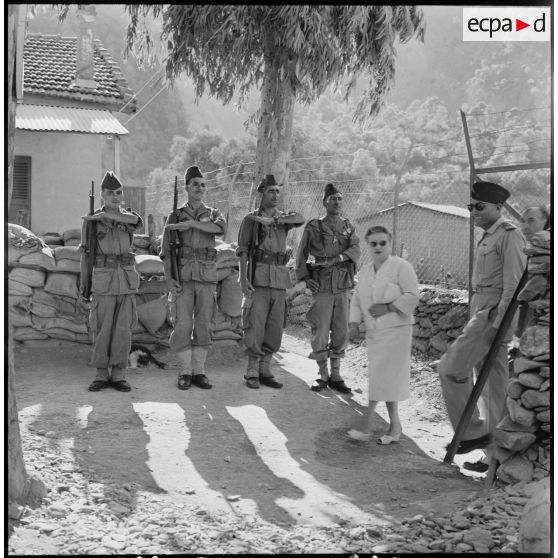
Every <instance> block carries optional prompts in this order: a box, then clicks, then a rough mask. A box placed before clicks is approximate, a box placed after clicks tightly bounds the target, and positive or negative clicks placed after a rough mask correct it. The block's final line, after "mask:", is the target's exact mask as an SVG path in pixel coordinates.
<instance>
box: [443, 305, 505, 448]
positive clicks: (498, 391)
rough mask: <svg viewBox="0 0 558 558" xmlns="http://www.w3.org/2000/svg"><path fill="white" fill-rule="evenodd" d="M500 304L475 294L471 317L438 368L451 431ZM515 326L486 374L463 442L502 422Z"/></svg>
mask: <svg viewBox="0 0 558 558" xmlns="http://www.w3.org/2000/svg"><path fill="white" fill-rule="evenodd" d="M499 300H500V296H499V295H497V294H475V295H474V296H473V300H472V304H471V314H472V317H471V319H470V320H469V322H468V323H467V325H466V326H465V328H464V329H463V332H462V333H461V335H460V336H459V337H458V338H457V339H456V340H455V341H454V342H453V343H452V344H451V345H450V346H449V348H448V350H447V352H446V353H445V354H444V355H443V356H442V358H441V360H440V362H439V364H438V373H439V375H440V381H441V384H442V392H443V395H444V399H445V402H446V408H447V411H448V416H449V418H450V421H451V424H452V426H453V428H454V430H455V429H456V428H457V425H458V423H459V419H460V418H461V415H462V413H463V410H464V409H465V405H466V403H467V400H468V398H469V396H470V394H471V391H472V389H473V377H474V375H476V373H478V372H479V371H480V368H481V366H482V363H483V361H484V358H485V357H486V355H487V353H488V350H489V349H490V344H489V343H488V340H487V333H488V332H489V328H490V326H491V320H490V319H489V313H490V310H491V308H493V307H495V306H496V305H497V304H498V302H499ZM513 330H514V325H513V324H512V326H510V328H509V329H508V331H507V333H506V335H505V340H504V341H503V342H502V344H501V346H500V347H499V349H498V353H497V355H496V358H495V360H494V363H493V365H492V368H491V369H490V372H489V374H488V379H487V382H486V384H485V386H484V389H483V391H482V394H481V397H480V399H479V404H478V407H475V409H474V412H473V415H472V417H471V421H470V422H469V426H468V428H467V430H466V431H465V434H464V436H463V439H464V440H470V439H472V438H478V437H480V436H483V435H484V434H487V433H488V432H492V431H493V430H494V428H495V427H496V425H497V424H498V422H499V421H500V420H501V418H502V413H503V411H504V405H505V402H506V387H507V383H508V380H509V369H508V352H507V347H506V343H507V342H509V340H510V339H511V333H512V332H513Z"/></svg>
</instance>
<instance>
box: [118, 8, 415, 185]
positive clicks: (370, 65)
mask: <svg viewBox="0 0 558 558" xmlns="http://www.w3.org/2000/svg"><path fill="white" fill-rule="evenodd" d="M126 10H127V11H128V13H129V15H130V23H129V26H128V32H127V45H128V49H129V50H130V51H132V52H133V53H134V54H135V56H136V57H137V58H138V59H139V60H140V61H142V62H143V61H146V60H148V59H149V58H150V56H152V54H153V48H152V47H153V45H154V44H155V42H154V40H153V36H152V32H151V31H149V26H148V24H147V22H148V21H149V19H150V18H152V17H153V18H155V20H158V21H161V23H162V28H161V39H162V44H166V47H167V52H166V61H165V70H166V75H167V78H168V79H169V80H171V81H172V80H174V79H175V78H176V77H178V76H179V75H181V74H183V73H184V74H186V75H187V76H189V77H190V78H191V79H192V80H193V83H194V87H195V92H196V95H197V96H198V97H201V96H202V95H209V96H213V97H215V98H217V99H219V100H220V101H221V102H223V103H224V104H226V103H229V102H230V101H231V100H232V99H233V98H235V97H236V98H237V99H238V102H239V104H240V105H241V106H242V104H243V103H244V101H246V99H247V96H248V94H249V92H250V91H252V90H253V88H259V90H260V92H261V100H260V106H259V109H258V110H257V111H256V113H255V114H254V115H253V116H252V122H253V123H255V124H256V125H257V130H258V137H257V149H256V151H257V153H256V165H255V173H254V174H255V176H254V180H255V181H256V182H258V181H259V179H260V178H261V176H262V175H264V174H266V173H273V174H274V175H275V176H276V178H278V180H279V181H280V182H286V181H288V161H289V157H290V147H291V139H292V130H293V114H294V106H295V102H297V101H298V102H301V103H307V104H309V103H312V102H313V101H315V100H316V99H318V97H319V96H320V95H321V94H322V93H323V92H324V91H325V90H326V88H327V87H329V86H333V87H334V88H336V89H337V90H343V92H344V94H345V98H347V97H348V95H349V94H350V92H351V90H353V89H354V88H355V84H356V83H357V79H358V78H360V77H361V76H362V77H365V78H366V86H365V88H364V90H363V91H362V93H361V96H360V99H359V102H358V104H357V109H356V112H355V114H354V119H355V120H356V121H360V122H362V121H364V120H366V119H367V118H369V117H373V116H374V115H376V114H377V113H378V111H379V110H380V108H381V106H382V104H383V102H384V99H385V97H386V94H387V93H388V92H389V90H390V88H391V86H392V85H393V83H394V78H395V56H396V52H395V48H394V45H395V42H396V41H399V42H401V43H402V42H407V41H409V40H411V39H413V38H416V39H419V40H421V41H422V40H423V38H424V29H425V25H424V20H423V14H422V11H421V10H420V9H417V8H416V7H414V6H385V5H360V6H358V5H354V6H352V5H345V6H343V5H339V6H334V5H321V6H320V5H300V6H299V5H212V4H191V5H179V4H172V5H155V4H154V5H142V4H127V5H126Z"/></svg>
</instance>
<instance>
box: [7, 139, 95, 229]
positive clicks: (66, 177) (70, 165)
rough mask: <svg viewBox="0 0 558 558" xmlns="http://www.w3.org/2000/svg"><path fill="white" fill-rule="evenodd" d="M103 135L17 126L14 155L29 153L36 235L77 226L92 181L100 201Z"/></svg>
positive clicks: (87, 208) (32, 222) (87, 207)
mask: <svg viewBox="0 0 558 558" xmlns="http://www.w3.org/2000/svg"><path fill="white" fill-rule="evenodd" d="M103 139H104V136H102V135H98V134H78V133H64V132H30V131H26V130H16V137H15V155H26V156H28V157H31V230H32V231H33V232H34V233H35V234H38V235H41V234H44V233H46V232H58V233H62V232H64V231H65V230H67V229H80V228H81V224H82V219H81V216H82V215H85V214H86V213H87V212H88V211H89V190H90V188H91V181H92V180H94V181H95V207H99V204H100V196H99V194H100V184H101V180H102V177H103V172H102V163H101V145H102V141H103Z"/></svg>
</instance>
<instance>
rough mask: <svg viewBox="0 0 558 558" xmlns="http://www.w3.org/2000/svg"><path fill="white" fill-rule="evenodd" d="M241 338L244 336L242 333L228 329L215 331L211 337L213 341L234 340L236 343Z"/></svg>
mask: <svg viewBox="0 0 558 558" xmlns="http://www.w3.org/2000/svg"><path fill="white" fill-rule="evenodd" d="M241 338H242V335H241V334H240V333H238V332H235V331H231V330H228V329H223V330H221V331H214V332H213V334H212V336H211V339H212V340H220V339H233V340H235V341H236V340H238V339H241Z"/></svg>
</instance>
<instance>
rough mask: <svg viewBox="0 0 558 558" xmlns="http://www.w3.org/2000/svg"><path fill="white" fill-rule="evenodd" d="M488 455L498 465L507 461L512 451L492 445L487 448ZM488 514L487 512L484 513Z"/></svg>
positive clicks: (512, 453)
mask: <svg viewBox="0 0 558 558" xmlns="http://www.w3.org/2000/svg"><path fill="white" fill-rule="evenodd" d="M488 455H489V456H490V457H493V458H494V459H496V461H498V463H504V462H505V461H507V460H508V459H509V458H510V457H511V456H512V455H514V452H513V451H509V450H507V449H504V448H502V447H500V446H499V445H497V444H492V445H491V446H490V447H489V448H488ZM486 513H488V512H486ZM486 513H485V515H486Z"/></svg>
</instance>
